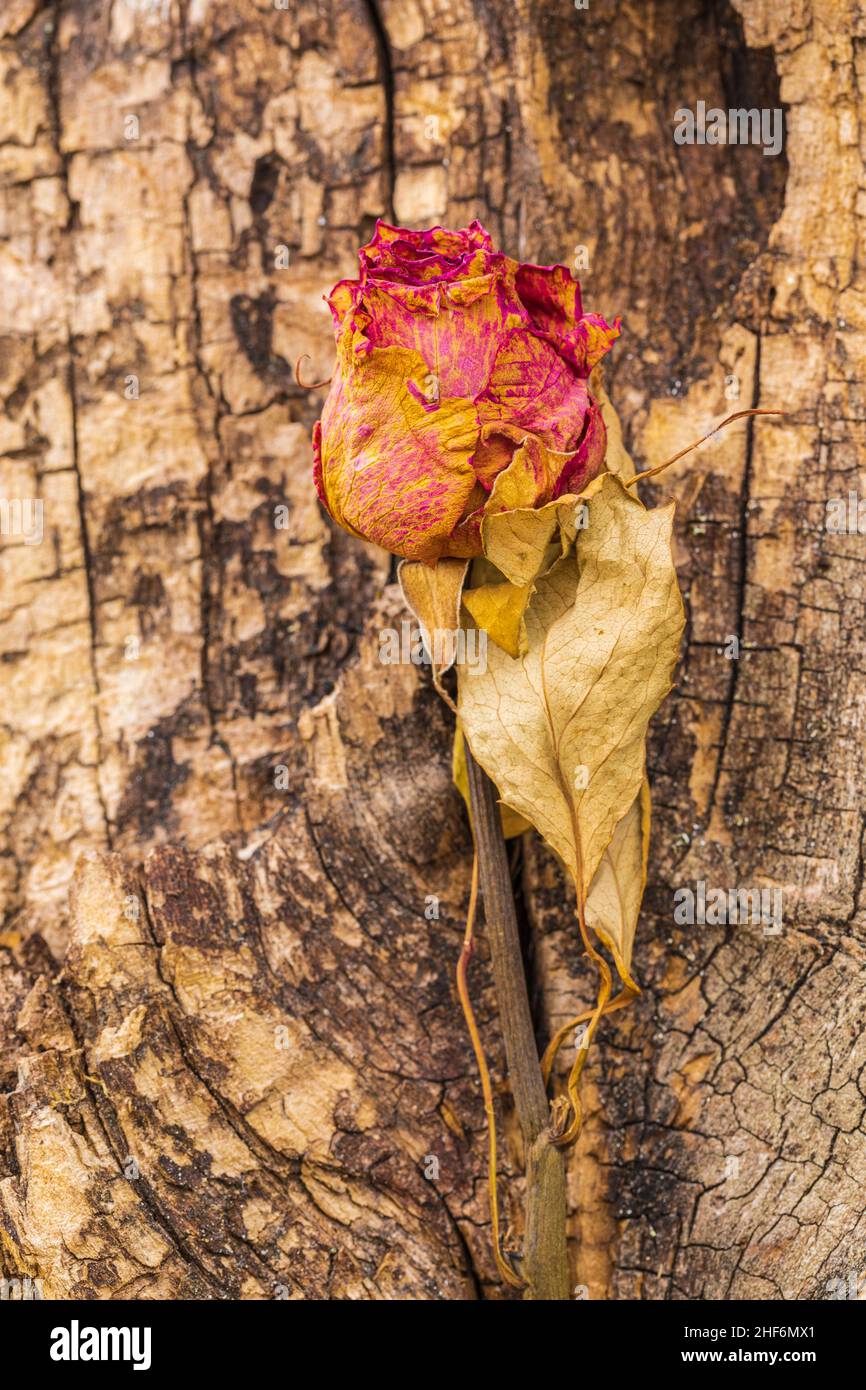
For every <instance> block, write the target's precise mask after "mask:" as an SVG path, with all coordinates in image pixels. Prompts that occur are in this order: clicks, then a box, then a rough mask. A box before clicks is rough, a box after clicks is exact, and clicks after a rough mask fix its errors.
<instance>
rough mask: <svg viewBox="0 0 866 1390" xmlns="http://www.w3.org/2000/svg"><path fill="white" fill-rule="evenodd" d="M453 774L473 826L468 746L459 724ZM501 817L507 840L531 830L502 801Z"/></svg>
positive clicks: (455, 741)
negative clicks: (467, 760)
mask: <svg viewBox="0 0 866 1390" xmlns="http://www.w3.org/2000/svg"><path fill="white" fill-rule="evenodd" d="M451 772H452V776H453V778H454V785H455V787H456V788H457V790H458V791H459V793H460V795H461V796H462V797H463V800H464V801H465V802H466V810H467V812H468V815H469V824H470V825H471V824H472V804H471V802H470V799H469V774H468V772H467V771H466V744H465V743H464V741H463V730H462V729H461V728H460V725H459V723H458V725H457V727H456V729H455V730H454V753H453V757H452V765H451ZM499 816H500V819H501V821H502V833H503V835H504V836H505V838H506V840H513V839H514V838H515V836H517V835H522V834H523V832H524V830H529V829H531V826H530V824H529V821H528V820H524V818H523V816H519V815H518V814H517V812H516V811H512V809H511V807H510V806H505V805H503V803H502V802H501V801H500V803H499Z"/></svg>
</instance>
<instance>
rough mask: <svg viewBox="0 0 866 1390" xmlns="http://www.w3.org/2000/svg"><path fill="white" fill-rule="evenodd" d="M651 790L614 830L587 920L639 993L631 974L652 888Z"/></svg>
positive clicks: (592, 891)
mask: <svg viewBox="0 0 866 1390" xmlns="http://www.w3.org/2000/svg"><path fill="white" fill-rule="evenodd" d="M649 831H650V790H649V783H648V782H647V780H646V777H644V780H643V783H642V784H641V789H640V792H639V793H638V795H637V797H636V798H635V800H634V801H633V802H632V804H631V806H630V807H629V809H628V810H627V811H626V813H625V815H624V816H623V818H622V820H621V821H620V822H619V824H618V825H617V827H616V829H615V830H614V832H613V838H612V839H611V842H610V844H609V845H608V847H607V849H606V850H605V852H604V854H603V855H602V857H601V863H600V864H599V866H598V868H597V869H596V871H595V877H594V879H593V880H592V883H591V884H590V888H589V893H588V894H587V899H586V921H587V923H588V925H589V926H590V927H592V929H593V931H594V932H595V934H596V936H598V937H600V938H601V940H602V941H603V942H604V944H605V945H606V946H607V947H609V949H610V951H611V954H612V955H613V958H614V960H615V961H616V968H617V970H618V971H619V973H620V976H621V977H622V980H623V983H624V984H625V985H627V986H628V988H629V989H632V990H634V991H635V992H637V985H636V984H635V982H634V980H633V979H632V977H631V957H632V948H633V946H634V934H635V931H636V930H637V919H638V915H639V913H640V905H641V900H642V899H643V891H644V888H645V887H646V869H647V856H648V854H649Z"/></svg>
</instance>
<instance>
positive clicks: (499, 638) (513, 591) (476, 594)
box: [463, 583, 535, 656]
mask: <svg viewBox="0 0 866 1390" xmlns="http://www.w3.org/2000/svg"><path fill="white" fill-rule="evenodd" d="M534 588H535V586H534V585H533V584H508V583H505V584H481V585H479V587H478V588H477V589H467V590H466V592H465V593H464V595H463V604H464V606H465V608H466V610H467V612H469V613H471V614H472V617H473V618H474V619H475V622H476V623H477V624H478V626H479V627H481V628H483V629H484V631H485V632H486V633H487V636H488V637H489V638H490V640H491V641H492V642H495V643H496V645H497V646H498V647H501V648H502V650H503V651H504V652H507V653H508V655H509V656H520V654H521V653H522V652H525V651H526V626H525V623H524V621H523V618H524V614H525V612H526V605H527V604H528V603H529V600H530V598H531V597H532V594H533V591H534Z"/></svg>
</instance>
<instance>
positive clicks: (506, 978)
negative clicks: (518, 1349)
mask: <svg viewBox="0 0 866 1390" xmlns="http://www.w3.org/2000/svg"><path fill="white" fill-rule="evenodd" d="M466 768H467V772H468V775H469V796H470V801H471V804H472V824H473V830H474V832H475V848H476V851H477V854H478V870H479V878H480V883H481V895H482V898H483V900H484V920H485V923H486V929H487V940H488V943H489V945H490V959H491V963H492V966H493V981H494V985H495V988H496V1002H497V1005H498V1009H499V1019H500V1024H501V1027H502V1034H503V1038H504V1040H505V1056H506V1060H507V1062H508V1075H509V1081H510V1083H511V1093H512V1095H513V1096H514V1105H515V1109H516V1111H517V1118H518V1120H519V1122H520V1128H521V1130H522V1131H523V1142H524V1146H525V1149H526V1230H525V1234H524V1245H523V1263H522V1272H523V1274H524V1276H525V1278H526V1280H527V1283H528V1286H529V1288H528V1291H527V1293H526V1295H525V1297H527V1298H531V1299H538V1300H562V1299H567V1298H568V1296H569V1282H568V1259H567V1255H566V1245H565V1162H566V1160H565V1155H564V1153H563V1151H562V1150H561V1149H558V1148H557V1147H556V1145H555V1143H554V1136H553V1134H552V1132H551V1128H550V1107H549V1105H548V1101H547V1092H546V1090H545V1086H544V1081H543V1080H542V1077H541V1066H540V1063H539V1060H538V1049H537V1047H536V1045H535V1033H534V1030H533V1027H532V1015H531V1013H530V1010H529V995H528V993H527V989H526V975H525V973H524V969H523V957H522V955H521V951H520V937H519V935H518V930H517V913H516V911H515V908H514V897H513V895H512V892H511V876H510V874H509V872H508V860H507V858H506V855H505V842H504V840H503V837H502V826H501V822H500V818H499V806H498V804H497V801H496V790H495V788H494V786H493V783H492V782H491V781H490V779H489V777H488V776H487V775H486V773H485V772H483V771H482V769H481V768H480V767H479V766H478V764H477V763H476V761H475V759H474V758H473V757H472V754H471V752H470V750H469V745H468V743H467V745H466Z"/></svg>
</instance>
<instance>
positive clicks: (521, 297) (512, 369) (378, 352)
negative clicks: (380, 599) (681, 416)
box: [313, 222, 620, 565]
mask: <svg viewBox="0 0 866 1390" xmlns="http://www.w3.org/2000/svg"><path fill="white" fill-rule="evenodd" d="M359 261H360V275H359V278H358V279H357V280H342V281H340V283H339V284H338V285H336V286H335V288H334V290H333V291H332V293H331V295H330V296H329V297H328V303H329V305H330V307H331V312H332V314H333V317H334V322H335V325H336V337H337V366H336V371H335V377H334V381H333V385H332V387H331V390H330V392H329V394H328V399H327V401H326V403H325V408H324V411H323V412H322V419H321V421H320V422H319V423H318V424H317V425H316V428H315V431H314V436H313V446H314V453H315V467H314V476H315V481H316V487H317V489H318V492H319V496H320V497H321V499H322V502H323V503H324V505H325V506H326V508H327V509H328V511H329V512H330V514H331V516H332V517H333V518H334V520H335V521H337V522H339V523H340V525H341V526H344V527H345V528H346V529H347V530H348V531H351V532H353V533H354V534H356V535H359V536H363V537H364V538H365V539H367V540H370V541H373V542H375V543H376V544H377V545H380V546H382V547H383V548H384V549H386V550H390V551H392V552H393V553H395V554H397V555H403V556H406V557H407V558H409V559H414V560H422V561H424V562H425V563H426V564H428V565H434V564H435V563H436V561H437V560H438V559H440V558H441V557H443V556H454V557H457V558H470V557H472V556H475V555H479V554H481V551H482V545H481V520H482V517H483V516H484V515H490V514H491V513H494V512H501V511H509V510H511V509H512V508H515V507H533V508H534V507H540V506H543V505H544V504H545V503H547V502H550V501H552V500H554V499H555V498H557V497H561V496H563V495H564V494H566V493H573V492H577V491H579V490H580V489H581V488H582V487H584V486H585V484H586V483H587V482H589V481H590V480H591V479H592V478H593V477H595V476H596V474H597V473H598V472H599V471H600V469H601V466H602V463H603V460H604V453H605V428H604V424H603V422H602V418H601V412H600V408H599V405H598V403H597V402H596V401H595V400H594V399H593V397H592V396H591V395H590V393H589V390H588V387H587V382H586V378H587V377H588V376H589V373H590V372H591V370H592V368H593V367H594V366H595V364H596V363H597V362H598V361H599V360H600V358H601V357H602V356H603V355H604V354H605V353H606V352H607V351H608V349H609V347H610V345H611V343H612V342H613V341H614V339H615V338H617V337H618V336H619V332H620V321H619V319H616V320H615V321H614V323H613V325H612V326H610V325H608V324H607V323H605V321H604V319H602V318H599V317H598V315H596V314H584V313H583V309H582V306H581V299H580V286H579V285H578V283H577V281H576V280H575V279H574V277H573V276H572V275H571V274H570V273H569V271H568V270H566V268H565V267H564V266H561V265H554V266H538V265H524V264H520V263H519V262H518V261H514V260H511V259H510V258H509V257H508V256H505V255H503V254H502V253H501V252H499V251H494V250H493V245H492V242H491V240H490V237H489V236H488V234H487V232H485V230H484V228H483V227H482V226H481V224H480V223H478V222H473V223H472V224H471V226H469V227H467V228H465V229H464V230H462V231H456V232H450V231H445V230H444V229H443V228H441V227H434V228H432V229H431V230H429V231H422V232H415V231H407V230H406V229H405V228H402V227H391V226H388V225H387V224H386V223H384V222H379V223H378V224H377V226H376V234H375V236H374V238H373V240H372V241H371V242H370V244H369V245H368V246H364V247H362V248H361V252H360V255H359Z"/></svg>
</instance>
